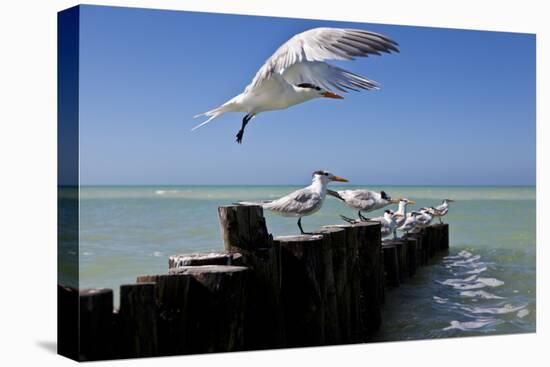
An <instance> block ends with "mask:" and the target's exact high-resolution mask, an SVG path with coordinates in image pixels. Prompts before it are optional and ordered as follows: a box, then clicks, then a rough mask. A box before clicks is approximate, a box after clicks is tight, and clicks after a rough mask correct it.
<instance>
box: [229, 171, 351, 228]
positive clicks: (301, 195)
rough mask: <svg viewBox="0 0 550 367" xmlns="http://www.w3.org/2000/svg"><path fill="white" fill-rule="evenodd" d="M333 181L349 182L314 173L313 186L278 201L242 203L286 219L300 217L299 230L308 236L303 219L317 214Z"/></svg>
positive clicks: (324, 172) (319, 172)
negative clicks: (260, 207)
mask: <svg viewBox="0 0 550 367" xmlns="http://www.w3.org/2000/svg"><path fill="white" fill-rule="evenodd" d="M331 181H338V182H348V180H346V179H345V178H343V177H339V176H335V175H333V174H332V173H330V172H327V171H315V172H313V179H312V182H311V185H309V186H307V187H305V188H303V189H300V190H296V191H294V192H292V193H290V194H288V195H285V196H283V197H281V198H279V199H277V200H270V201H262V202H240V203H239V204H244V205H260V206H262V207H263V208H264V209H267V210H269V211H272V212H273V213H276V214H280V215H282V216H284V217H298V228H300V232H301V233H302V234H308V233H306V232H304V230H303V229H302V217H305V216H307V215H311V214H313V213H316V212H317V211H319V209H321V207H322V206H323V202H324V201H325V197H326V193H327V186H328V184H329V182H331Z"/></svg>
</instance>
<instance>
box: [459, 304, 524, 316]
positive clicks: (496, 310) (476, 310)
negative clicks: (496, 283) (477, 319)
mask: <svg viewBox="0 0 550 367" xmlns="http://www.w3.org/2000/svg"><path fill="white" fill-rule="evenodd" d="M525 306H526V305H521V306H515V307H514V306H512V305H510V304H505V305H504V306H502V307H462V309H463V310H465V311H468V312H471V313H473V314H484V313H486V314H491V315H503V314H507V313H511V312H517V311H519V310H521V309H523V308H525Z"/></svg>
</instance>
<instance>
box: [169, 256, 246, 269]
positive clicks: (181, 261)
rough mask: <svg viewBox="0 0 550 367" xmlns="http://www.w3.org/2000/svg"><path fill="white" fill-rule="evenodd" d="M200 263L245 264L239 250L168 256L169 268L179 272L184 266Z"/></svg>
mask: <svg viewBox="0 0 550 367" xmlns="http://www.w3.org/2000/svg"><path fill="white" fill-rule="evenodd" d="M199 265H235V266H242V265H243V256H242V255H241V254H240V253H238V252H225V251H216V252H200V253H192V254H183V255H174V256H170V257H169V258H168V270H169V271H173V272H177V270H173V269H177V268H180V267H183V266H199Z"/></svg>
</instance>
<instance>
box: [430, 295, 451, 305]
mask: <svg viewBox="0 0 550 367" xmlns="http://www.w3.org/2000/svg"><path fill="white" fill-rule="evenodd" d="M433 299H434V301H435V302H436V303H439V304H445V303H447V301H449V299H448V298H442V297H438V296H433Z"/></svg>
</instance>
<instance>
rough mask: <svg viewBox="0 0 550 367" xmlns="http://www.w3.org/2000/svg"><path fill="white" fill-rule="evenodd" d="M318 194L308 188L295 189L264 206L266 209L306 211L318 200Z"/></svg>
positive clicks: (285, 211)
mask: <svg viewBox="0 0 550 367" xmlns="http://www.w3.org/2000/svg"><path fill="white" fill-rule="evenodd" d="M317 199H318V195H317V194H316V193H314V192H312V191H310V190H307V189H300V190H297V191H294V192H292V193H290V194H288V195H286V196H283V197H282V198H280V199H277V200H274V201H272V202H271V203H269V204H266V205H265V206H264V208H265V209H269V210H273V211H276V212H280V213H282V214H284V213H304V212H308V211H309V210H311V207H312V206H314V204H315V203H316V202H317Z"/></svg>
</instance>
